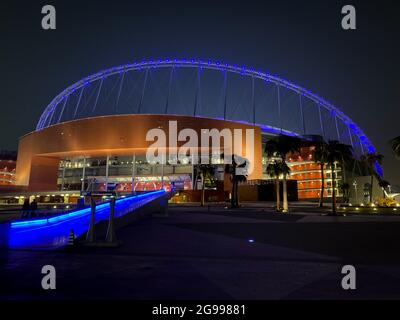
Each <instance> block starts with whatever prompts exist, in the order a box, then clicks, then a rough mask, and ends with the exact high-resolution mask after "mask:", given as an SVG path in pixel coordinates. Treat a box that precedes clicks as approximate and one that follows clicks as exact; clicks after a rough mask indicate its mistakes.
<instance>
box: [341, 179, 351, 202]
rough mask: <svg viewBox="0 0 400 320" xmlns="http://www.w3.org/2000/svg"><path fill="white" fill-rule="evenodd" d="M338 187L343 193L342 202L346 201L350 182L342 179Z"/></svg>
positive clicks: (347, 200) (348, 195) (348, 196)
mask: <svg viewBox="0 0 400 320" xmlns="http://www.w3.org/2000/svg"><path fill="white" fill-rule="evenodd" d="M339 188H340V190H341V191H342V193H343V202H344V203H348V202H349V198H350V184H349V183H347V182H344V181H342V182H341V183H340V185H339Z"/></svg>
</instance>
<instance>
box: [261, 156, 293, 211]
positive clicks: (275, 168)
mask: <svg viewBox="0 0 400 320" xmlns="http://www.w3.org/2000/svg"><path fill="white" fill-rule="evenodd" d="M289 173H290V168H289V166H288V165H287V164H286V163H285V164H283V163H282V162H280V161H276V160H275V161H274V162H272V163H270V164H268V166H267V174H268V175H269V176H270V177H272V178H275V190H276V210H278V211H280V210H281V201H280V186H279V185H280V182H279V177H280V176H281V175H282V174H285V175H288V174H289Z"/></svg>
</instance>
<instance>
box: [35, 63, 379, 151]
mask: <svg viewBox="0 0 400 320" xmlns="http://www.w3.org/2000/svg"><path fill="white" fill-rule="evenodd" d="M112 114H176V115H192V116H202V117H210V118H219V119H226V120H231V121H239V122H246V123H249V124H256V125H259V126H261V127H262V128H263V129H264V130H266V131H270V132H275V133H277V132H283V133H286V134H294V135H322V136H323V137H324V138H325V139H326V140H339V141H341V142H344V143H347V144H351V145H352V146H353V148H354V150H355V152H356V153H358V154H363V153H365V152H366V151H368V152H374V151H375V148H374V146H373V145H372V143H371V142H370V140H369V139H368V138H367V136H366V135H365V134H364V132H363V131H362V130H361V129H360V128H359V127H358V126H357V125H356V124H355V123H354V122H353V121H352V120H351V119H350V118H349V117H348V116H347V115H345V114H344V113H343V112H342V111H341V110H339V109H338V108H337V107H335V106H333V105H332V104H331V103H329V102H328V101H326V100H324V99H323V98H321V97H319V96H317V95H316V94H314V93H312V92H310V91H308V90H306V89H304V88H302V87H300V86H298V85H296V84H293V83H291V82H289V81H287V80H284V79H282V78H280V77H277V76H275V75H271V74H268V73H264V72H260V71H256V70H253V69H250V68H246V67H240V66H233V65H229V64H224V63H221V62H215V61H210V60H209V61H199V60H182V59H165V60H156V61H155V60H154V61H152V60H150V61H143V62H138V63H132V64H125V65H121V66H118V67H114V68H110V69H107V70H104V71H100V72H98V73H96V74H93V75H91V76H88V77H86V78H83V79H81V80H79V81H78V82H76V83H74V84H73V85H71V86H69V87H68V88H66V89H65V90H64V91H62V92H61V93H60V94H59V95H57V96H56V97H55V98H54V99H53V100H52V101H51V102H50V104H49V105H48V106H47V107H46V109H45V110H44V112H43V113H42V115H41V117H40V119H39V121H38V123H37V126H36V130H41V129H43V128H46V127H48V126H51V125H54V124H58V123H61V122H65V121H70V120H75V119H81V118H87V117H94V116H101V115H112Z"/></svg>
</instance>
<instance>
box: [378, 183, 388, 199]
mask: <svg viewBox="0 0 400 320" xmlns="http://www.w3.org/2000/svg"><path fill="white" fill-rule="evenodd" d="M379 186H380V187H381V188H382V194H383V198H386V194H385V190H386V188H387V187H389V186H390V183H389V181H386V180H379Z"/></svg>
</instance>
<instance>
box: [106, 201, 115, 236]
mask: <svg viewBox="0 0 400 320" xmlns="http://www.w3.org/2000/svg"><path fill="white" fill-rule="evenodd" d="M114 216H115V198H111V201H110V219H109V220H108V228H107V236H106V241H107V242H111V243H114V242H116V241H117V237H116V235H115V227H114Z"/></svg>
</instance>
